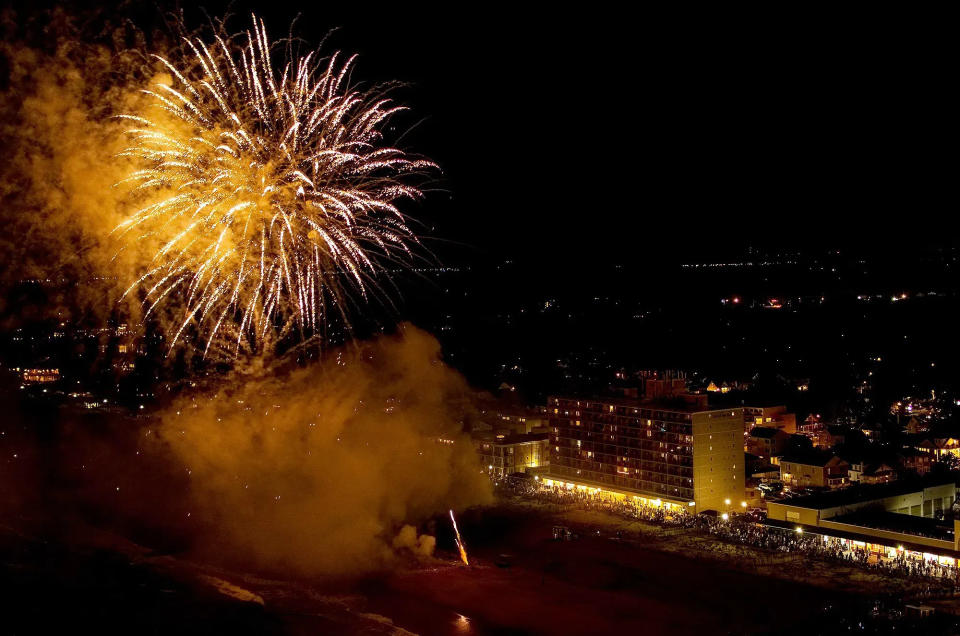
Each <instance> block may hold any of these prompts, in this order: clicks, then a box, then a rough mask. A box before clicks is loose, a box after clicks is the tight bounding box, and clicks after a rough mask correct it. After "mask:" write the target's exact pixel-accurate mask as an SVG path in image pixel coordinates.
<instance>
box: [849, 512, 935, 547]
mask: <svg viewBox="0 0 960 636" xmlns="http://www.w3.org/2000/svg"><path fill="white" fill-rule="evenodd" d="M830 521H836V522H838V523H849V524H850V525H854V526H863V527H866V528H874V529H876V530H889V531H891V532H900V533H903V534H911V535H914V536H918V537H927V538H929V539H940V540H941V541H953V528H952V527H950V526H948V525H946V524H944V523H943V522H941V521H939V520H937V519H930V518H928V517H917V516H914V515H904V514H899V513H896V512H887V511H886V510H872V509H866V510H858V511H856V512H851V513H849V514H845V515H838V516H836V517H833V518H831V519H830Z"/></svg>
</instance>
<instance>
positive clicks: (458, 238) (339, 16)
mask: <svg viewBox="0 0 960 636" xmlns="http://www.w3.org/2000/svg"><path fill="white" fill-rule="evenodd" d="M21 4H22V3H21ZM36 6H37V5H36V3H31V4H30V7H31V8H30V9H28V10H27V13H29V12H31V11H34V10H35V9H36ZM173 6H175V5H173V4H164V3H160V4H159V5H158V4H146V3H124V4H122V5H121V6H120V7H119V8H118V7H113V8H109V9H104V11H103V14H104V15H109V16H111V17H114V18H115V16H117V15H123V14H126V15H130V16H132V17H133V18H134V21H135V22H136V23H137V24H138V25H143V28H144V29H145V30H147V29H148V28H149V27H148V26H147V25H150V24H151V22H152V23H153V24H154V25H159V24H160V23H161V20H160V19H159V16H160V14H161V12H162V10H169V9H170V8H171V7H173ZM204 6H205V7H206V10H207V12H208V13H209V14H210V15H222V14H223V13H224V12H225V10H226V8H227V6H230V7H231V9H232V11H233V12H234V13H235V14H236V17H235V18H234V21H233V24H234V25H235V27H236V28H238V29H239V28H244V27H245V25H246V22H247V18H246V17H245V16H246V14H247V13H248V12H249V11H250V10H256V11H257V12H258V13H259V14H260V15H262V16H264V17H265V19H266V20H267V24H268V28H269V29H270V31H271V33H272V34H274V36H275V37H280V36H281V35H282V34H283V32H284V31H285V30H286V29H287V27H288V25H289V24H290V21H291V20H292V19H293V18H295V17H296V16H297V15H298V14H299V15H300V17H299V20H298V22H297V27H296V32H297V33H298V34H299V35H301V36H302V37H304V38H305V39H307V40H308V41H310V42H311V43H317V42H319V41H320V40H321V39H323V36H324V35H325V34H327V33H328V32H329V31H330V30H331V29H336V32H335V33H334V34H333V35H332V37H330V38H329V40H328V41H327V44H326V46H325V49H326V50H328V51H332V50H335V49H342V50H344V51H350V52H358V53H359V54H360V58H359V62H358V65H357V68H356V71H355V75H354V77H355V79H358V80H364V81H379V80H391V79H398V80H402V81H405V82H408V83H409V86H408V87H407V88H406V89H405V90H403V91H401V92H400V93H399V94H398V97H399V98H400V99H401V100H402V101H403V102H404V103H406V104H408V105H409V106H411V107H412V110H411V112H410V113H409V115H408V116H407V117H405V118H400V119H398V120H396V123H397V126H398V129H399V131H401V132H402V131H403V130H404V129H407V128H412V130H410V131H409V132H408V134H407V135H406V136H405V138H404V140H403V143H404V144H405V145H406V146H407V147H408V148H409V149H412V150H415V151H418V152H422V153H423V154H426V155H428V156H430V157H431V158H433V159H434V160H436V161H437V162H438V163H439V164H440V165H441V167H442V169H443V174H442V175H441V176H440V178H439V179H438V182H437V184H436V190H437V191H435V192H434V193H433V194H432V195H431V196H430V197H429V198H428V200H427V202H426V203H425V204H424V206H423V207H422V208H420V209H416V208H414V209H412V210H410V212H411V213H412V214H413V215H414V216H415V217H417V218H419V219H421V220H423V222H424V226H425V227H424V233H425V234H428V235H432V236H433V237H434V238H433V239H431V240H428V242H427V245H428V247H430V248H431V249H432V250H433V251H435V252H436V253H437V255H438V256H439V257H440V258H441V259H442V260H443V261H444V262H447V263H455V264H459V263H461V262H463V261H465V260H466V261H469V260H471V259H472V258H474V257H484V256H495V257H500V256H506V257H511V258H515V259H520V260H523V259H527V260H528V261H531V262H539V263H541V264H543V265H545V266H547V267H553V266H564V265H571V264H572V265H574V266H579V264H581V263H590V262H593V261H595V260H598V259H599V260H605V261H614V262H627V263H633V264H638V265H642V266H644V267H647V266H651V265H656V264H657V263H659V262H663V261H669V262H673V261H676V260H697V258H698V257H699V256H701V255H707V256H709V257H732V256H736V255H741V254H742V252H743V249H744V248H745V247H746V246H748V245H752V246H754V247H757V246H761V247H764V248H768V249H770V248H772V249H776V248H778V247H781V246H785V247H803V246H816V247H819V248H822V247H830V248H835V247H843V248H845V249H865V250H877V249H880V250H887V249H894V250H896V249H899V248H900V247H902V243H901V241H902V240H907V241H909V243H911V244H916V243H930V242H934V243H936V242H940V241H944V240H945V238H946V235H945V232H944V229H945V227H946V223H947V222H946V220H945V216H946V215H947V214H948V213H950V212H952V209H953V207H952V206H950V205H949V203H948V201H949V195H950V193H951V190H952V188H951V184H952V171H953V164H952V162H951V161H950V160H949V158H950V156H951V151H952V149H953V148H954V147H955V146H956V145H957V144H956V141H957V139H956V137H957V130H956V125H955V123H954V122H955V117H954V113H956V112H957V110H958V109H957V103H956V98H955V97H954V95H953V91H952V90H951V86H952V84H953V82H952V80H951V78H952V77H953V69H952V65H953V60H954V59H955V58H956V50H955V48H956V47H955V45H953V44H952V43H951V42H952V41H951V39H949V38H948V35H949V34H948V33H946V30H945V26H941V25H946V24H947V23H948V21H947V20H942V19H939V18H938V16H936V15H924V16H916V15H913V16H910V17H906V16H900V15H897V14H894V13H883V14H881V13H879V12H875V11H871V12H845V13H844V12H835V13H832V14H830V15H824V14H817V15H814V14H812V13H804V12H792V13H790V12H780V13H767V12H763V13H758V12H750V13H748V12H738V13H734V12H729V11H726V10H722V11H721V10H714V11H710V12H702V11H684V10H678V11H675V12H672V13H654V12H646V13H630V14H627V13H623V12H622V11H621V10H619V9H616V8H615V7H612V6H608V7H600V6H597V7H595V8H591V9H590V10H587V9H586V7H587V5H581V6H580V8H579V9H580V10H577V11H571V10H568V9H560V8H558V7H554V8H552V9H549V10H534V9H527V8H523V7H520V6H517V5H516V4H490V3H485V4H483V5H476V6H475V7H472V8H465V7H463V6H454V5H448V6H446V7H445V8H441V9H432V8H426V7H419V6H412V5H410V4H409V3H403V4H393V5H376V4H360V3H315V4H314V3H305V4H294V3H290V2H285V1H283V2H271V3H253V2H246V1H245V2H236V3H232V4H230V5H227V4H226V3H215V2H214V3H205V4H204ZM19 10H20V12H21V15H23V8H22V6H21V8H20V9H19ZM185 15H186V18H187V22H188V23H190V24H194V25H197V24H201V23H202V22H203V20H204V17H203V14H202V13H201V11H200V10H199V9H197V8H194V7H192V6H191V7H189V8H187V9H186V11H185Z"/></svg>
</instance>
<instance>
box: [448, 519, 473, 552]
mask: <svg viewBox="0 0 960 636" xmlns="http://www.w3.org/2000/svg"><path fill="white" fill-rule="evenodd" d="M450 521H451V522H452V523H453V533H454V535H456V542H457V549H458V550H460V560H461V561H463V564H464V565H470V561H469V560H468V559H467V548H466V547H464V545H463V540H462V539H461V538H460V531H459V530H458V529H457V520H456V519H454V517H453V510H451V511H450Z"/></svg>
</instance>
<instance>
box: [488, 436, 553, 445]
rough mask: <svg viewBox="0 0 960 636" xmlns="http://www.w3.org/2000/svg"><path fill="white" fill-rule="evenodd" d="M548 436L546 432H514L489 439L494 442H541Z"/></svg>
mask: <svg viewBox="0 0 960 636" xmlns="http://www.w3.org/2000/svg"><path fill="white" fill-rule="evenodd" d="M549 437H550V436H549V435H548V434H547V433H514V434H512V435H507V436H505V437H498V438H495V439H492V440H490V441H491V442H492V443H494V444H523V443H524V442H542V441H544V440H546V439H548V438H549Z"/></svg>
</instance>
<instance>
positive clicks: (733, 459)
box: [547, 397, 744, 511]
mask: <svg viewBox="0 0 960 636" xmlns="http://www.w3.org/2000/svg"><path fill="white" fill-rule="evenodd" d="M676 402H677V401H676V400H675V401H674V402H672V403H670V405H669V406H668V405H663V404H657V403H653V402H647V401H638V400H609V399H594V400H578V399H572V398H560V397H552V398H550V400H549V402H548V408H547V411H548V412H547V417H548V422H549V429H550V453H551V459H550V477H551V478H552V480H553V481H555V482H557V483H558V484H560V483H563V484H575V485H585V486H588V487H591V488H598V489H602V490H604V491H616V492H620V493H625V494H627V495H633V496H635V497H636V498H637V499H644V500H651V501H655V502H658V503H662V504H669V505H673V506H684V507H685V509H689V510H690V511H697V510H718V511H723V510H732V509H735V508H737V507H738V506H739V505H740V501H741V500H742V499H743V495H744V465H743V463H744V455H743V411H742V409H739V408H734V409H723V410H710V409H707V408H706V407H704V406H703V405H702V404H700V405H698V404H688V405H680V406H678V405H677V404H676ZM681 402H682V400H681Z"/></svg>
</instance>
